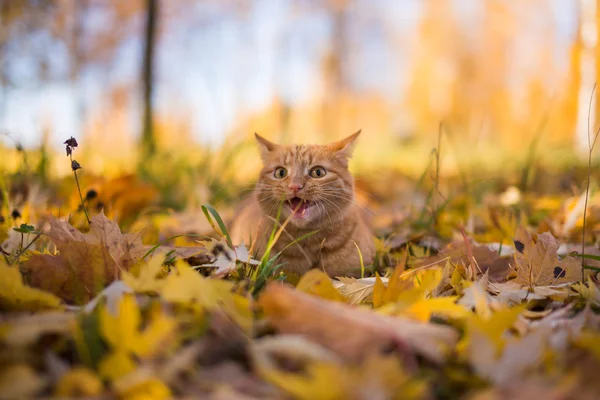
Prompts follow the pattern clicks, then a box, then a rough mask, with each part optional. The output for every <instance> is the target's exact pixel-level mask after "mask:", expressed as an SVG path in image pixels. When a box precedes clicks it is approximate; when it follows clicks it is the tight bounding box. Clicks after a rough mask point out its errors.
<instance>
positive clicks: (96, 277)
mask: <svg viewBox="0 0 600 400" xmlns="http://www.w3.org/2000/svg"><path fill="white" fill-rule="evenodd" d="M91 226H92V230H91V232H90V233H88V234H83V233H81V232H79V231H78V230H77V229H75V228H74V227H72V226H71V225H69V224H68V223H67V222H66V221H62V220H59V219H56V218H51V219H50V227H51V229H50V231H49V232H48V237H49V238H50V239H51V240H52V241H53V242H54V244H55V245H56V248H57V249H58V251H59V255H50V254H34V255H33V256H32V257H31V258H30V259H29V260H28V261H27V262H25V263H24V264H23V265H22V268H23V271H25V272H26V273H27V276H28V282H29V284H31V285H32V286H34V287H37V288H41V289H44V290H47V291H50V292H52V293H54V294H56V295H57V296H59V297H60V298H61V299H63V300H65V301H66V302H69V303H77V304H82V303H86V302H87V301H89V300H90V299H91V298H93V297H94V296H95V295H96V294H97V293H99V292H100V291H101V290H102V289H103V288H104V286H106V285H107V284H109V283H110V282H112V281H113V280H116V279H118V276H119V271H120V269H124V270H126V269H128V268H130V267H131V266H132V265H133V264H134V263H135V262H137V260H138V259H139V258H141V256H142V255H143V246H142V245H141V240H140V239H139V238H138V236H136V235H123V234H122V233H121V231H120V229H119V227H118V226H117V225H116V223H115V222H113V221H110V220H108V219H107V218H106V216H105V215H104V214H102V213H101V214H98V215H96V216H94V217H93V218H92V225H91Z"/></svg>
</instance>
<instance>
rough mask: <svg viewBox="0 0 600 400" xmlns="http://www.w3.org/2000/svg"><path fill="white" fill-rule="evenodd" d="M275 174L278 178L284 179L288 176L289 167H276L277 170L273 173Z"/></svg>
mask: <svg viewBox="0 0 600 400" xmlns="http://www.w3.org/2000/svg"><path fill="white" fill-rule="evenodd" d="M273 176H274V177H275V178H276V179H283V178H285V177H286V176H287V169H285V168H283V167H278V168H276V169H275V172H274V173H273Z"/></svg>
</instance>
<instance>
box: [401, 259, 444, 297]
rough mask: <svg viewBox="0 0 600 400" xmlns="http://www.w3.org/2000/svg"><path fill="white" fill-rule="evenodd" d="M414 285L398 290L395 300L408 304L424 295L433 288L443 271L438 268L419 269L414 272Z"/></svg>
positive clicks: (438, 282) (439, 280) (440, 279)
mask: <svg viewBox="0 0 600 400" xmlns="http://www.w3.org/2000/svg"><path fill="white" fill-rule="evenodd" d="M414 275H415V276H414V278H413V281H414V286H412V287H411V288H409V289H406V290H404V291H402V292H400V293H399V294H398V295H397V296H396V302H398V303H399V304H401V305H404V306H408V305H411V304H413V303H415V302H417V301H419V300H422V299H425V297H426V296H427V295H428V294H429V293H430V292H431V291H432V290H433V289H435V288H436V287H437V286H438V285H439V284H440V282H441V281H442V277H443V273H442V270H441V269H440V268H435V269H428V270H425V271H419V272H416V273H415V274H414Z"/></svg>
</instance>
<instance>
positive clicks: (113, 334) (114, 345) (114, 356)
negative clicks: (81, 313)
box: [98, 295, 176, 380]
mask: <svg viewBox="0 0 600 400" xmlns="http://www.w3.org/2000/svg"><path fill="white" fill-rule="evenodd" d="M141 322H142V320H141V314H140V310H139V308H138V305H137V302H136V300H135V297H134V296H132V295H125V296H123V298H122V299H121V301H120V303H119V307H118V313H117V315H113V314H112V313H111V311H109V309H108V307H104V308H102V309H101V310H100V332H101V333H102V336H103V337H104V339H105V340H106V341H107V343H108V344H109V346H110V348H111V352H110V353H109V354H108V355H106V356H105V357H104V358H103V359H102V360H101V361H100V366H99V367H98V368H99V371H100V373H101V375H102V376H103V377H105V378H108V379H110V380H114V379H117V378H119V377H122V376H124V375H126V374H128V373H130V372H131V371H133V369H134V368H135V363H134V361H133V360H132V355H133V354H135V355H137V356H138V357H149V356H152V355H154V354H157V353H160V352H161V351H163V350H164V345H165V343H166V342H167V341H168V339H169V337H170V336H171V334H172V333H173V332H174V330H175V327H176V324H175V321H174V320H173V319H171V318H170V317H168V316H166V315H164V314H163V313H162V311H161V310H158V311H157V312H154V313H151V317H150V318H149V322H148V324H147V325H146V327H145V329H144V330H143V331H141V332H140V331H139V329H140V325H141Z"/></svg>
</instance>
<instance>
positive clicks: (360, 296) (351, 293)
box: [334, 273, 387, 304]
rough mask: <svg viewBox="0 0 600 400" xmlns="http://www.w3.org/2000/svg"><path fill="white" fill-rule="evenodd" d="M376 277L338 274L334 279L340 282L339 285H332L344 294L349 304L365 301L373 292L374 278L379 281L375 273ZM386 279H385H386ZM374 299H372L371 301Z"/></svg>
mask: <svg viewBox="0 0 600 400" xmlns="http://www.w3.org/2000/svg"><path fill="white" fill-rule="evenodd" d="M375 274H376V275H375V276H376V277H377V278H362V279H356V278H350V277H343V276H339V277H337V278H336V279H337V280H338V282H340V283H341V285H339V286H335V281H334V287H335V288H336V289H337V290H338V291H339V292H340V293H341V294H342V295H343V296H344V297H346V299H347V301H348V302H349V303H350V304H360V303H362V302H363V301H366V300H367V299H368V298H369V296H371V295H372V294H373V290H374V287H375V285H376V279H379V281H381V278H379V275H378V274H377V273H375ZM386 281H387V280H386ZM374 302H375V300H373V303H374Z"/></svg>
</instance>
